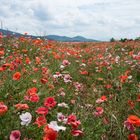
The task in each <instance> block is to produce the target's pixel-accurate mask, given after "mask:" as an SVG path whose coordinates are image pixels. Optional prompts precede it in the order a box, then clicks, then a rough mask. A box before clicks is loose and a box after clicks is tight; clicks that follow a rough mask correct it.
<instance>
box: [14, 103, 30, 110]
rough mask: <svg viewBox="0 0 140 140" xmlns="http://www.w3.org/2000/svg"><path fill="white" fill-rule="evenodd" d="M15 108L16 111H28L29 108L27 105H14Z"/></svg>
mask: <svg viewBox="0 0 140 140" xmlns="http://www.w3.org/2000/svg"><path fill="white" fill-rule="evenodd" d="M15 107H16V109H21V110H25V109H29V106H28V105H27V104H16V105H15Z"/></svg>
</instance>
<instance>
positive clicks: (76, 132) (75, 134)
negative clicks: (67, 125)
mask: <svg viewBox="0 0 140 140" xmlns="http://www.w3.org/2000/svg"><path fill="white" fill-rule="evenodd" d="M71 134H72V135H73V136H81V135H83V132H82V131H81V130H72V131H71Z"/></svg>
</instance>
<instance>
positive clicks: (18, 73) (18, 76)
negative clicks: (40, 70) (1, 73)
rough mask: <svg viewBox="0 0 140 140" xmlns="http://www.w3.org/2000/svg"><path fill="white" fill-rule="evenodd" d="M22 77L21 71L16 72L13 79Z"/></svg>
mask: <svg viewBox="0 0 140 140" xmlns="http://www.w3.org/2000/svg"><path fill="white" fill-rule="evenodd" d="M20 78H21V73H20V72H16V73H15V74H14V75H13V80H15V81H16V80H20Z"/></svg>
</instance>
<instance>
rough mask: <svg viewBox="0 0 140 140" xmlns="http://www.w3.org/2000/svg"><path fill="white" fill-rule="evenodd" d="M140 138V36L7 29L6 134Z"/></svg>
mask: <svg viewBox="0 0 140 140" xmlns="http://www.w3.org/2000/svg"><path fill="white" fill-rule="evenodd" d="M9 139H10V140H20V139H21V140H42V139H43V140H56V139H57V140H125V139H126V140H127V139H128V140H138V139H140V42H138V41H129V42H125V43H120V42H114V43H59V42H53V41H48V42H46V41H45V40H40V39H37V40H33V39H31V38H24V37H20V38H16V37H13V36H8V37H3V36H2V35H0V140H9Z"/></svg>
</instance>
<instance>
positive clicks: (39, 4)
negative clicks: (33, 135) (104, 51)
mask: <svg viewBox="0 0 140 140" xmlns="http://www.w3.org/2000/svg"><path fill="white" fill-rule="evenodd" d="M0 5H1V6H0V21H2V23H3V28H5V29H7V28H8V29H10V30H13V31H17V32H20V33H24V32H28V33H29V34H33V35H45V34H56V35H66V36H70V37H72V36H77V35H82V36H85V37H87V38H93V39H98V40H109V39H110V38H111V37H114V38H117V39H119V38H124V37H127V38H136V37H138V36H140V0H126V1H125V0H0Z"/></svg>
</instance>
